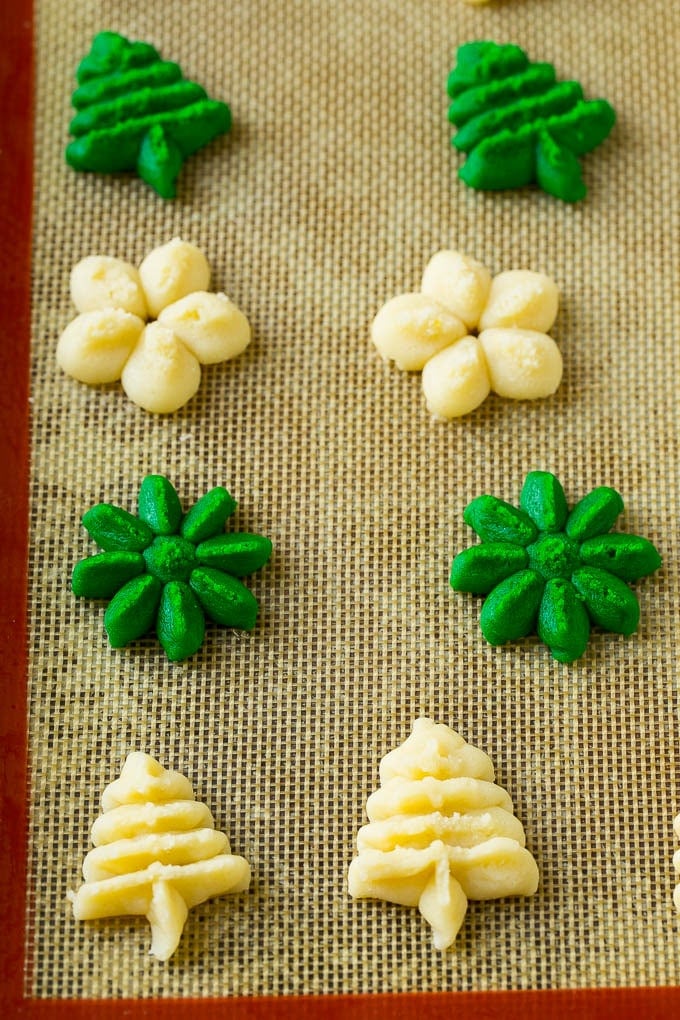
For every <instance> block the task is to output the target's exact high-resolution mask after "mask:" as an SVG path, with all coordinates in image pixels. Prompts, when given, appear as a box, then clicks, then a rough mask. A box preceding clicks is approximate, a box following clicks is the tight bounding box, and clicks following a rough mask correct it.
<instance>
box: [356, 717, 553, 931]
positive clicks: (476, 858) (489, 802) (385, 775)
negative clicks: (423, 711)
mask: <svg viewBox="0 0 680 1020" xmlns="http://www.w3.org/2000/svg"><path fill="white" fill-rule="evenodd" d="M380 783H381V786H380V789H379V790H377V791H376V792H375V793H373V794H372V795H371V796H370V797H369V799H368V802H367V804H366V812H367V814H368V817H369V819H370V824H369V825H365V826H364V827H363V828H361V829H360V830H359V833H358V836H357V848H358V851H359V853H358V856H357V857H355V859H354V860H353V861H352V863H351V865H350V868H349V892H350V895H351V896H354V897H375V898H378V899H384V900H388V901H389V902H391V903H399V904H403V905H404V906H409V907H414V906H417V907H418V908H419V909H420V912H421V914H422V915H423V916H424V917H425V919H426V920H427V921H428V922H429V924H430V925H431V926H432V929H433V936H434V944H435V947H436V948H437V949H447V948H448V947H449V946H450V945H451V944H452V943H453V941H454V940H455V938H456V935H457V934H458V931H459V929H460V927H461V925H462V923H463V919H464V917H465V913H466V910H467V903H468V899H473V900H485V899H494V898H497V897H502V896H530V895H531V894H532V893H534V892H535V891H536V888H537V886H538V868H537V866H536V862H535V861H534V859H533V857H532V856H531V854H530V853H529V851H528V850H527V849H526V847H525V835H524V829H523V828H522V825H521V823H520V822H519V821H518V819H517V818H515V816H514V814H513V806H512V801H511V799H510V797H509V796H508V794H507V793H506V791H505V790H503V789H502V788H501V787H500V786H497V785H496V784H495V783H494V769H493V765H492V763H491V760H490V758H489V757H488V756H487V755H486V754H485V753H484V752H483V751H480V750H479V749H478V748H476V747H473V746H472V745H471V744H468V743H466V741H465V740H464V739H463V737H461V736H460V735H459V734H458V733H456V732H455V731H454V730H452V729H450V728H449V727H448V726H445V725H443V724H436V723H434V722H433V721H432V720H431V719H427V718H424V717H423V718H420V719H416V721H415V723H414V725H413V732H412V733H411V735H410V736H409V737H408V739H407V740H406V741H404V743H403V744H402V745H401V746H399V747H397V748H396V749H395V750H394V751H391V752H390V753H389V754H387V755H386V756H385V757H384V758H383V759H382V761H381V763H380Z"/></svg>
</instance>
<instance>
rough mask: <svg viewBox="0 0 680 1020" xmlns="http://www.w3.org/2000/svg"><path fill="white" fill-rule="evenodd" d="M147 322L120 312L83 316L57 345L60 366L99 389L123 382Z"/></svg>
mask: <svg viewBox="0 0 680 1020" xmlns="http://www.w3.org/2000/svg"><path fill="white" fill-rule="evenodd" d="M143 330H144V321H143V320H142V319H140V318H138V317H137V316H136V315H131V314H130V312H124V311H123V310H122V309H120V308H103V309H101V310H99V311H94V312H83V313H82V315H79V316H78V317H77V318H75V319H74V320H73V322H71V323H69V325H68V326H67V327H66V329H65V330H64V332H63V333H62V334H61V336H60V337H59V342H58V343H57V364H58V365H59V367H60V368H62V369H63V370H64V372H66V374H67V375H70V376H72V377H73V378H74V379H77V380H78V381H79V382H84V383H88V384H89V385H91V386H98V385H100V384H102V383H112V382H115V381H116V380H117V379H120V377H121V374H122V372H123V368H124V367H125V363H126V361H127V360H128V358H129V357H130V354H131V352H132V350H133V348H134V346H135V344H136V343H138V341H139V338H140V336H141V335H142V331H143Z"/></svg>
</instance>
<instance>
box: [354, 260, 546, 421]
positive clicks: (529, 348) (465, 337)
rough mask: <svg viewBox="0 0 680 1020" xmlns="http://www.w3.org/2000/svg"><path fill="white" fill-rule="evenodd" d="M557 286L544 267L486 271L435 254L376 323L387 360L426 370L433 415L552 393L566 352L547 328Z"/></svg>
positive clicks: (472, 262) (444, 415)
mask: <svg viewBox="0 0 680 1020" xmlns="http://www.w3.org/2000/svg"><path fill="white" fill-rule="evenodd" d="M558 304H559V291H558V288H557V285H556V283H555V282H554V281H553V280H551V279H550V277H549V276H546V275H545V274H544V273H536V272H532V271H531V270H528V269H512V270H509V271H507V272H504V273H499V274H498V276H495V277H493V278H492V276H491V273H490V272H489V270H488V269H487V268H486V267H485V266H483V265H482V263H481V262H477V261H476V260H475V259H473V258H470V256H469V255H463V254H461V253H460V252H457V251H450V250H444V251H439V252H436V253H435V254H434V255H433V256H432V258H431V259H430V261H429V262H428V264H427V266H426V267H425V271H424V273H423V277H422V281H421V285H420V290H419V291H414V292H412V293H409V294H401V295H399V296H398V297H394V298H391V299H390V300H389V301H387V302H386V303H385V304H384V305H383V307H382V308H381V309H380V311H379V312H378V314H377V315H376V317H375V319H374V320H373V324H372V326H371V339H372V341H373V343H374V344H375V346H376V347H377V349H378V352H379V353H380V355H381V357H382V358H383V359H384V360H385V361H394V363H395V365H396V366H397V368H401V369H402V370H403V371H422V384H423V392H424V394H425V403H426V404H427V407H428V410H429V411H430V412H431V413H432V414H433V415H434V417H435V418H444V419H449V418H459V417H461V416H462V415H465V414H469V413H470V412H471V411H474V410H475V408H477V407H479V405H480V404H481V403H482V402H483V401H484V400H486V398H487V396H488V395H489V393H491V392H493V393H497V394H498V395H499V396H502V397H510V398H512V399H514V400H536V399H539V398H541V397H548V396H550V395H551V394H553V393H554V392H555V391H556V389H557V387H558V386H559V384H560V382H561V379H562V355H561V354H560V350H559V348H558V346H557V344H556V343H555V341H554V340H553V339H552V337H550V336H548V330H549V329H550V328H551V327H552V325H553V323H554V321H555V318H556V316H557V310H558Z"/></svg>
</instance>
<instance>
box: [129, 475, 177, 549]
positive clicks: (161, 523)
mask: <svg viewBox="0 0 680 1020" xmlns="http://www.w3.org/2000/svg"><path fill="white" fill-rule="evenodd" d="M139 516H140V517H141V519H142V520H143V521H145V522H146V523H147V524H148V525H149V527H150V528H151V530H152V531H153V533H154V535H175V534H177V532H178V531H179V526H180V523H181V521H182V504H181V503H180V501H179V496H178V495H177V493H176V492H175V489H174V488H173V486H172V485H171V483H170V482H169V481H168V479H167V478H165V477H164V476H163V475H147V476H146V478H145V479H144V481H143V482H142V484H141V486H140V489H139Z"/></svg>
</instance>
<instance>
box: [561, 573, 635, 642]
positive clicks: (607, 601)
mask: <svg viewBox="0 0 680 1020" xmlns="http://www.w3.org/2000/svg"><path fill="white" fill-rule="evenodd" d="M572 582H573V585H574V587H575V588H576V590H577V591H578V592H579V593H580V595H581V596H582V598H583V601H584V602H585V604H586V609H587V610H588V613H589V615H590V618H591V620H592V621H593V623H596V624H598V626H600V627H603V628H604V629H605V630H611V631H614V633H616V634H626V635H628V634H632V633H633V631H634V630H635V629H636V628H637V625H638V622H639V620H640V606H639V603H638V600H637V598H636V596H635V593H634V592H633V591H631V589H630V588H629V587H628V585H627V584H625V583H624V582H623V581H621V580H620V579H619V578H618V577H615V576H614V575H613V574H610V573H609V572H608V571H607V570H600V569H599V568H598V567H580V568H579V569H578V570H575V571H574V574H573V576H572Z"/></svg>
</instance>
